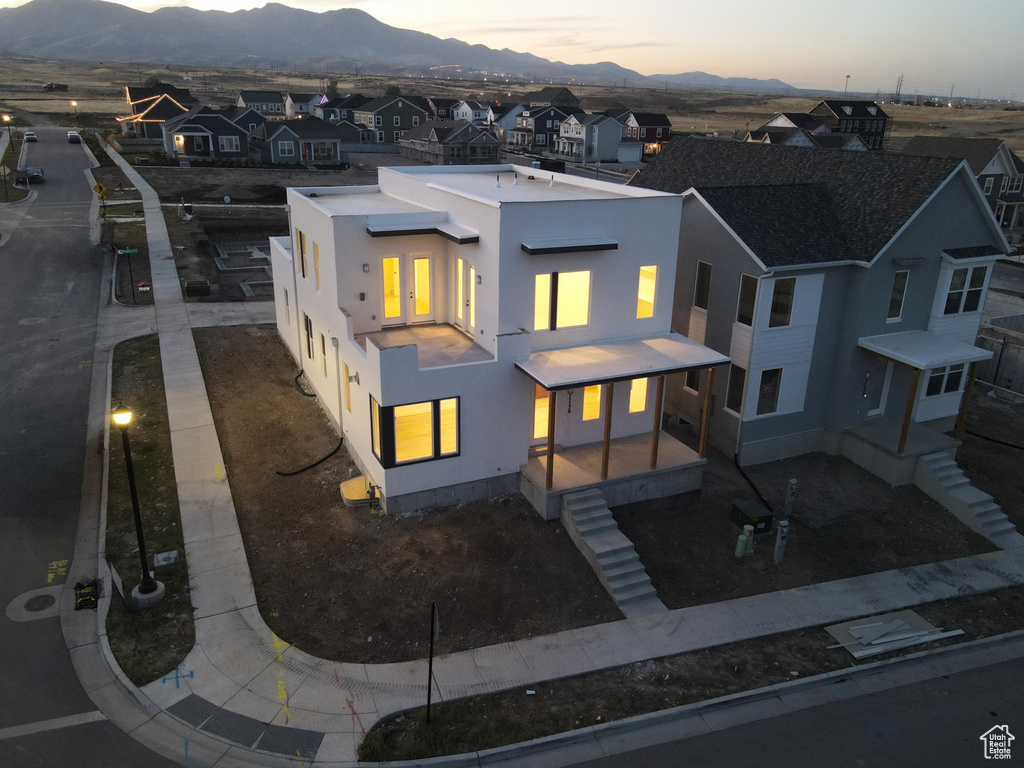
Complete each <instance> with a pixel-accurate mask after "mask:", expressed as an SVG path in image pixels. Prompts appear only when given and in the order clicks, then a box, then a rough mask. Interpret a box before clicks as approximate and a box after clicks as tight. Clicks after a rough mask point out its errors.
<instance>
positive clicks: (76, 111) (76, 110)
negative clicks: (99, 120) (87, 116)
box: [71, 101, 78, 128]
mask: <svg viewBox="0 0 1024 768" xmlns="http://www.w3.org/2000/svg"><path fill="white" fill-rule="evenodd" d="M71 106H72V107H74V108H75V128H77V127H78V102H77V101H72V102H71Z"/></svg>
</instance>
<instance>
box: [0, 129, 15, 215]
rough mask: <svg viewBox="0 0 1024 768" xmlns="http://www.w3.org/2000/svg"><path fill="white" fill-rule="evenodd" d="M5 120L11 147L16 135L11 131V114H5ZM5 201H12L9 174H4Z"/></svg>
mask: <svg viewBox="0 0 1024 768" xmlns="http://www.w3.org/2000/svg"><path fill="white" fill-rule="evenodd" d="M4 122H5V123H6V124H7V145H8V146H10V147H13V146H14V136H13V134H12V133H11V116H10V115H4ZM2 159H3V155H0V160H2ZM4 202H5V203H9V202H11V193H10V192H9V191H8V189H7V174H6V173H5V174H4Z"/></svg>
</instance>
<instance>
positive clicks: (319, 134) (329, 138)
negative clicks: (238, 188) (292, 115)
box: [253, 117, 359, 168]
mask: <svg viewBox="0 0 1024 768" xmlns="http://www.w3.org/2000/svg"><path fill="white" fill-rule="evenodd" d="M343 125H349V126H350V127H351V129H352V130H353V131H356V132H357V133H358V131H359V129H358V128H356V126H354V125H351V123H346V124H343ZM353 135H357V134H353ZM346 138H350V137H347V136H346V135H345V133H344V128H343V127H342V126H341V125H336V124H333V123H328V122H327V121H325V120H320V119H319V118H316V117H307V118H305V119H303V120H282V121H268V122H266V123H264V124H263V125H262V126H260V127H259V128H258V129H256V133H255V134H254V135H253V139H254V142H255V144H256V145H257V146H258V148H259V152H260V159H261V160H262V161H263V162H264V163H269V164H271V165H279V164H285V165H290V164H294V163H301V164H303V165H329V166H343V167H346V168H347V167H348V152H347V151H345V149H344V146H345V145H346V144H347V143H349V142H347V141H346Z"/></svg>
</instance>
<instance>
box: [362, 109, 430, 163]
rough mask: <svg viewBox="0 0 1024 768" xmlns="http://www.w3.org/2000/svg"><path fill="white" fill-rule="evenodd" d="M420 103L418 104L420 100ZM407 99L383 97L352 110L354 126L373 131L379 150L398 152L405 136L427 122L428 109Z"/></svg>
mask: <svg viewBox="0 0 1024 768" xmlns="http://www.w3.org/2000/svg"><path fill="white" fill-rule="evenodd" d="M417 101H418V100H417ZM417 101H414V100H412V99H410V98H408V97H406V96H383V97H381V98H379V99H374V100H373V101H368V102H366V103H365V104H363V105H362V106H360V107H357V108H356V109H355V110H353V117H354V119H355V122H356V123H357V124H359V125H364V126H366V127H367V128H368V129H370V130H371V131H373V136H374V139H375V142H376V144H377V148H378V149H379V150H380V149H383V150H385V151H387V150H388V149H390V150H392V151H394V152H396V153H397V152H398V140H399V139H400V138H402V134H403V133H404V132H405V131H408V130H410V129H412V128H415V127H416V126H418V125H421V124H422V123H425V122H426V121H427V115H428V114H429V112H430V110H429V107H421V106H419V104H418V103H417Z"/></svg>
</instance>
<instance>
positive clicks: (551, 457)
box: [544, 389, 558, 491]
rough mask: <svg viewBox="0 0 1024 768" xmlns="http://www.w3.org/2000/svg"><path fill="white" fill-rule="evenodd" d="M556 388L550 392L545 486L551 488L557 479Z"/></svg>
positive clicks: (547, 488)
mask: <svg viewBox="0 0 1024 768" xmlns="http://www.w3.org/2000/svg"><path fill="white" fill-rule="evenodd" d="M556 394H557V393H556V392H555V390H553V389H552V390H550V391H549V392H548V466H547V471H546V474H545V476H544V488H545V489H546V490H549V491H550V490H551V484H552V483H553V482H554V479H555V401H556V400H557V399H558V398H557V397H556Z"/></svg>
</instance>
